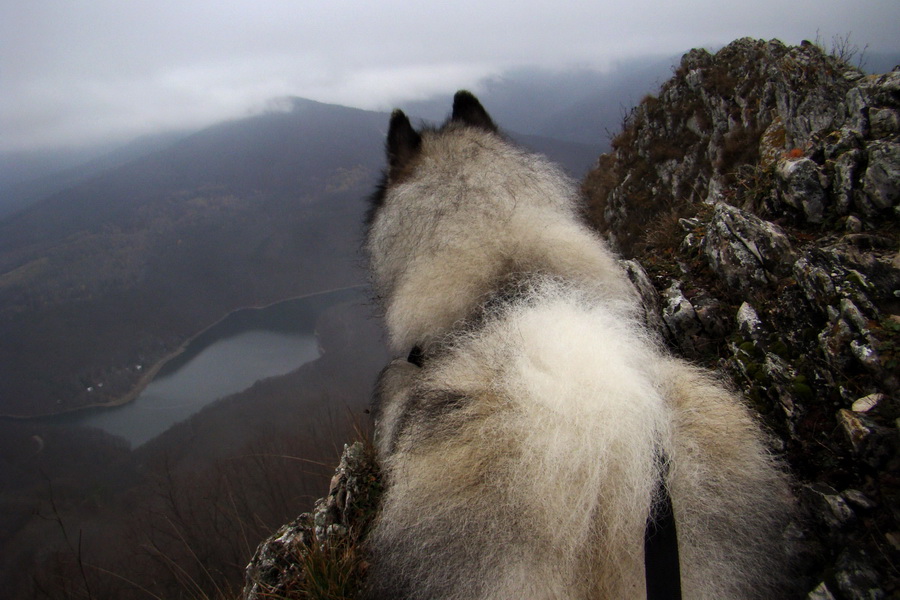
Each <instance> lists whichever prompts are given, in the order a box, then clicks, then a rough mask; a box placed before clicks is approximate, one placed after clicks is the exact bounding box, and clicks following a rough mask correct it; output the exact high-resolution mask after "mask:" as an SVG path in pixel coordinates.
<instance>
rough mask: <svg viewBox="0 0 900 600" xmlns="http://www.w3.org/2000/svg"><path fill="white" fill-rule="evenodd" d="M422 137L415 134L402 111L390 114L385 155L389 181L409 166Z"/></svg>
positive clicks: (417, 150) (416, 152)
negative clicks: (388, 169) (386, 156)
mask: <svg viewBox="0 0 900 600" xmlns="http://www.w3.org/2000/svg"><path fill="white" fill-rule="evenodd" d="M421 144H422V137H421V136H420V135H419V134H418V133H416V130H415V129H413V126H412V125H411V124H410V122H409V118H408V117H407V116H406V115H405V114H403V111H402V110H395V111H394V112H392V113H391V124H390V127H389V128H388V137H387V155H388V166H389V167H390V177H391V179H398V177H397V176H398V175H399V174H400V173H402V172H403V171H404V170H405V169H406V167H407V166H408V165H409V163H410V161H412V159H413V158H414V157H415V156H416V154H418V152H419V146H421Z"/></svg>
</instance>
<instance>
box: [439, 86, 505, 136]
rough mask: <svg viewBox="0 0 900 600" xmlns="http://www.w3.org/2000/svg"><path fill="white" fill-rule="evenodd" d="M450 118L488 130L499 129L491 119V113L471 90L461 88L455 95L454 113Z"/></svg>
mask: <svg viewBox="0 0 900 600" xmlns="http://www.w3.org/2000/svg"><path fill="white" fill-rule="evenodd" d="M450 119H451V120H452V121H457V122H460V123H465V124H466V125H471V126H473V127H479V128H481V129H485V130H487V131H494V132H496V131H497V126H496V125H495V124H494V121H493V120H491V117H490V115H488V113H487V111H486V110H484V107H483V106H482V105H481V102H479V101H478V98H476V97H475V94H473V93H472V92H470V91H469V90H459V91H458V92H456V94H454V95H453V115H452V116H451V117H450Z"/></svg>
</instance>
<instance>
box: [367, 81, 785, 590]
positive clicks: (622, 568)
mask: <svg viewBox="0 0 900 600" xmlns="http://www.w3.org/2000/svg"><path fill="white" fill-rule="evenodd" d="M388 158H389V170H388V173H387V176H386V182H385V185H384V187H383V188H382V189H381V190H380V192H379V194H378V196H377V197H376V199H375V202H374V210H373V213H372V216H371V219H370V230H369V236H368V240H367V248H368V250H369V253H370V257H371V264H372V273H373V283H374V285H375V289H376V292H377V293H378V295H379V298H380V300H381V302H382V305H383V307H384V310H385V315H386V319H387V323H388V329H389V332H390V334H391V340H392V344H393V346H394V348H395V350H396V351H398V352H403V353H406V352H408V351H410V350H411V349H412V348H414V347H415V348H418V349H419V352H420V353H421V355H422V356H423V357H424V358H423V359H422V361H421V366H419V365H415V364H412V363H410V362H408V361H407V360H403V359H400V360H396V361H394V362H393V363H392V364H391V365H390V366H389V367H388V368H387V369H385V371H384V373H383V374H382V376H381V379H380V382H379V389H378V393H377V400H378V405H377V428H376V443H377V448H378V452H379V457H380V459H381V462H382V466H383V469H384V473H385V480H386V491H385V496H384V502H383V506H382V508H381V512H380V515H379V517H378V519H377V521H376V525H375V528H374V530H373V533H372V535H371V537H370V540H369V543H370V546H369V547H370V554H371V561H370V562H371V565H370V570H369V574H370V575H369V587H368V594H369V596H370V597H371V598H423V599H424V598H459V599H462V598H467V599H474V598H498V599H500V598H533V599H539V598H547V599H550V598H560V599H561V598H573V599H574V598H609V599H613V598H615V599H620V598H641V597H643V595H644V590H645V581H644V554H643V544H644V533H645V529H646V525H647V522H648V519H652V518H653V516H654V514H655V512H654V511H655V508H654V502H655V501H656V499H657V498H658V497H659V494H658V493H657V492H658V490H659V486H661V485H665V486H666V487H667V489H668V490H669V493H670V495H671V498H672V503H673V505H674V512H675V515H676V520H677V527H678V536H679V537H678V541H679V550H680V556H681V584H682V587H683V589H684V595H685V597H686V598H767V597H772V596H771V593H772V591H773V587H772V586H773V585H775V583H773V578H772V577H771V574H772V573H773V572H777V568H778V567H781V566H783V565H781V564H779V563H778V560H779V557H780V554H781V553H780V550H781V548H782V545H781V543H780V531H781V528H782V527H783V525H784V521H785V519H786V517H787V515H788V513H789V506H790V498H789V495H788V492H787V488H786V484H785V477H784V476H783V475H782V474H781V472H780V471H779V470H778V468H777V467H776V465H775V463H774V461H773V460H772V459H771V458H770V456H769V454H768V453H767V452H766V450H765V448H764V446H763V444H762V442H761V435H760V432H759V430H758V427H757V426H756V425H755V424H754V422H753V420H752V419H751V417H750V416H749V415H748V414H747V411H746V410H745V409H744V408H743V406H742V404H741V403H740V402H739V400H738V399H737V398H735V397H734V396H733V395H731V394H730V393H729V392H728V391H726V390H725V389H723V388H722V387H721V386H719V385H717V384H716V383H714V382H713V381H712V380H711V379H710V378H709V376H708V375H706V374H703V373H701V372H699V371H697V370H695V369H693V368H691V367H689V366H687V365H686V364H684V363H682V362H679V361H677V360H675V359H672V358H669V357H667V356H665V355H664V354H663V353H662V352H661V350H660V349H659V348H658V347H657V345H656V344H655V343H654V341H653V338H652V336H650V335H649V334H648V333H647V332H646V330H645V329H644V327H643V326H642V325H641V323H640V322H639V320H638V315H639V314H640V311H639V310H638V303H637V299H636V295H635V293H634V291H633V289H632V288H631V286H630V284H629V283H628V280H627V278H626V277H625V275H624V274H623V273H622V272H621V270H620V269H619V268H618V267H617V266H616V263H615V260H614V259H613V257H612V256H611V254H610V253H609V252H608V251H607V249H606V248H605V246H604V244H603V242H602V241H601V240H600V239H599V238H598V237H597V236H596V235H594V234H593V233H591V232H590V231H589V230H588V229H587V228H586V227H584V226H583V225H582V224H581V223H580V222H579V218H578V213H577V200H576V196H575V193H574V191H573V190H574V188H573V186H572V185H571V184H570V183H569V182H568V180H567V179H566V178H565V177H563V176H562V175H561V174H560V173H559V172H558V171H557V170H556V169H554V168H553V167H551V166H550V165H549V164H548V163H546V162H545V161H543V160H541V159H539V158H537V157H534V156H532V155H529V154H526V153H524V152H522V151H520V150H518V149H517V148H515V147H513V146H512V145H510V144H508V143H507V142H506V141H505V140H504V139H503V138H502V137H501V136H500V135H498V134H497V132H496V127H495V126H494V124H493V122H492V121H491V120H490V117H488V116H487V113H485V112H484V109H483V108H482V107H481V105H480V104H479V103H478V101H477V100H475V98H474V97H472V96H471V95H469V94H467V93H465V92H461V93H459V94H457V96H456V98H455V101H454V112H453V116H452V117H451V119H450V120H449V121H448V123H447V124H445V126H444V127H443V128H441V129H439V130H426V131H423V132H416V131H415V130H413V129H412V127H411V126H410V124H409V121H408V120H407V119H406V117H405V116H404V115H403V114H402V113H400V112H399V111H398V112H395V113H394V115H393V116H392V120H391V128H390V132H389V135H388ZM416 362H419V361H418V360H417V361H416ZM652 575H653V574H652V573H651V577H652Z"/></svg>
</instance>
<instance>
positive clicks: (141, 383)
mask: <svg viewBox="0 0 900 600" xmlns="http://www.w3.org/2000/svg"><path fill="white" fill-rule="evenodd" d="M366 287H367V284H356V285H348V286H344V287H339V288H334V289H330V290H323V291H319V292H312V293H309V294H303V295H300V296H294V297H291V298H285V299H283V300H278V301H275V302H271V303H269V304H263V305H258V306H243V307H240V308H236V309H234V310H232V311H231V312H229V313H228V314H226V315H225V316H223V317H222V318H220V319H218V320H217V321H216V322H215V323H212V324H211V325H209V326H207V327H204V328H203V329H202V330H200V331H198V332H197V333H195V334H194V335H192V336H191V337H189V338H188V339H187V340H185V341H184V342H183V343H182V344H181V345H180V346H179V347H178V348H177V349H175V350H174V351H172V352H170V353H169V354H167V355H165V356H164V357H163V358H161V359H160V360H158V361H156V362H155V363H154V364H153V366H151V367H150V368H149V369H147V370H146V372H144V373H143V374H142V375H141V377H140V378H138V380H137V382H136V383H135V384H134V386H132V387H131V389H130V390H129V391H128V392H127V393H125V394H123V395H122V396H120V397H118V398H116V399H114V400H111V401H109V402H95V403H92V404H85V405H83V406H78V407H76V408H71V409H66V410H61V411H57V412H51V413H45V414H39V415H7V414H0V419H4V420H9V421H17V422H23V423H24V422H27V421H32V420H39V419H51V418H54V417H66V416H73V415H76V414H78V413H80V412H85V411H90V410H98V409H99V410H102V409H107V408H110V409H111V408H118V407H121V406H125V405H127V404H129V403H131V402H134V401H135V400H137V398H138V397H139V396H140V395H141V393H142V392H143V391H144V390H145V389H147V386H148V385H150V383H151V382H152V381H153V380H154V379H155V378H156V376H157V375H158V374H159V372H160V371H161V370H162V369H163V368H164V367H165V366H166V365H167V364H169V363H170V362H172V361H173V360H175V359H176V358H178V357H179V356H181V355H182V354H184V352H185V351H186V350H187V348H188V346H190V344H191V343H192V342H194V341H196V340H197V339H198V338H199V337H200V336H202V335H203V334H205V333H207V332H209V331H210V330H211V329H213V328H214V327H216V326H218V325H220V324H222V323H223V322H224V321H226V320H227V319H228V318H230V317H232V316H234V315H235V314H237V313H239V312H241V311H245V310H265V309H268V308H272V307H274V306H277V305H279V304H284V303H286V302H294V301H297V300H304V299H307V298H313V297H315V296H322V295H325V294H333V293H337V292H345V291H349V290H354V289H364V288H366Z"/></svg>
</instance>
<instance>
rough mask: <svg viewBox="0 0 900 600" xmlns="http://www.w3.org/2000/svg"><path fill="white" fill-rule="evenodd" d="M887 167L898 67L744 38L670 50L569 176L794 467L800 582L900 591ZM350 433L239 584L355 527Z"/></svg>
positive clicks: (278, 573) (360, 519)
mask: <svg viewBox="0 0 900 600" xmlns="http://www.w3.org/2000/svg"><path fill="white" fill-rule="evenodd" d="M898 175H900V71H895V72H893V73H887V74H882V75H873V76H865V75H863V74H862V73H861V72H860V71H858V70H857V69H855V68H853V67H851V66H849V65H847V64H846V63H843V62H841V61H840V60H837V59H836V58H833V57H831V56H828V55H827V54H825V53H823V52H822V51H821V50H820V49H819V48H818V47H816V46H815V45H813V44H810V43H808V42H804V43H803V44H801V45H800V46H798V47H789V46H785V45H783V44H781V43H780V42H777V41H771V42H764V41H756V40H750V39H742V40H738V41H736V42H734V43H732V44H730V45H728V46H727V47H725V48H723V49H722V50H720V51H719V52H717V53H716V54H714V55H713V54H710V53H708V52H706V51H704V50H692V51H691V52H689V53H688V54H686V55H685V56H684V57H683V59H682V61H681V64H680V66H679V67H678V68H677V69H676V72H675V75H674V77H673V78H672V79H671V80H669V81H668V82H666V83H665V84H663V86H662V88H661V89H660V92H659V94H658V96H648V97H647V98H645V99H644V100H643V101H642V102H641V104H640V105H639V106H638V107H637V108H636V109H635V110H634V112H633V113H632V114H631V116H630V117H629V118H628V119H627V122H626V123H625V126H624V128H623V131H622V132H621V133H620V134H619V135H618V136H617V137H616V138H615V140H614V141H613V152H611V153H610V154H606V155H603V156H601V157H600V159H599V161H598V164H597V167H596V168H595V169H594V170H593V171H592V172H591V173H589V174H588V176H587V177H586V179H585V182H584V190H585V193H586V195H587V197H588V201H589V217H590V219H591V220H592V221H593V222H594V224H595V225H596V226H597V228H598V229H599V230H600V231H601V232H603V233H604V235H605V236H607V237H608V238H609V240H610V241H611V242H612V244H613V245H614V246H615V247H616V249H617V250H618V251H619V252H620V253H621V254H622V255H623V257H624V258H625V259H626V260H624V261H623V266H624V267H625V268H626V270H627V272H628V273H629V275H630V277H631V279H632V281H633V282H634V283H635V285H636V287H637V288H638V289H639V291H640V292H641V295H642V297H643V300H644V308H645V313H646V315H647V320H648V323H649V324H650V326H651V327H652V328H653V329H654V330H655V331H658V332H659V335H660V337H661V338H663V339H665V341H666V342H667V343H668V344H669V345H670V346H671V347H672V348H673V349H674V350H675V351H676V352H679V353H681V354H683V355H684V356H687V357H688V358H690V359H692V360H694V361H697V362H700V363H703V364H706V365H707V366H711V367H713V368H717V369H718V370H719V371H720V372H721V373H723V376H727V377H729V378H730V379H731V381H732V382H733V384H734V386H735V387H737V388H739V389H741V390H742V391H743V392H744V394H745V395H746V397H747V399H748V401H749V402H750V403H751V405H752V406H753V407H754V408H755V409H756V411H757V412H758V413H759V415H760V418H761V419H762V420H763V421H764V422H765V423H766V425H767V426H768V428H769V430H770V431H771V434H772V440H773V445H774V446H775V447H776V449H777V450H778V451H779V452H780V453H782V454H783V455H784V457H785V458H786V460H787V462H788V463H789V464H790V466H791V468H792V469H793V471H794V472H795V474H796V476H797V480H798V482H799V484H798V485H799V489H797V490H796V491H797V495H798V498H799V501H800V503H801V504H802V506H803V507H804V509H805V511H804V512H805V513H806V515H807V518H806V520H805V521H803V522H800V523H797V524H796V528H795V529H796V530H795V531H794V532H793V535H794V536H796V537H797V538H798V539H799V540H800V542H801V545H802V546H803V547H804V548H805V549H806V550H805V558H806V561H805V565H804V572H803V575H802V577H804V578H805V579H804V581H805V586H806V587H805V589H806V593H805V594H804V596H805V597H806V598H808V599H809V600H813V599H815V600H819V599H823V600H824V599H833V600H856V599H863V598H865V599H879V598H891V597H897V596H898V595H900V577H898V571H897V565H898V564H900V431H898V426H900V254H898V239H900V237H898V234H900V177H898ZM353 448H355V447H351V448H350V450H348V452H346V453H345V456H344V459H342V462H341V466H340V467H339V469H338V475H337V476H336V479H335V481H334V482H333V485H332V490H331V492H330V493H329V496H328V497H327V498H326V499H323V500H321V501H319V503H317V505H316V512H315V513H314V515H315V516H310V515H304V516H302V517H301V518H300V519H298V520H297V521H296V522H295V523H293V524H291V525H289V526H286V528H283V530H281V531H279V532H278V533H276V534H275V536H273V538H271V539H270V540H269V541H267V542H266V543H265V544H264V545H263V546H261V547H260V550H259V551H258V553H257V556H256V557H255V558H254V562H253V563H252V564H251V565H250V567H249V570H248V588H247V595H246V597H248V598H261V597H264V596H263V595H261V594H262V593H263V592H268V593H271V592H273V591H275V592H278V593H279V594H281V595H282V596H284V597H302V596H299V595H297V596H291V595H290V593H289V590H290V585H289V584H290V583H291V582H294V583H296V581H297V580H298V578H302V576H301V575H299V574H300V573H302V569H301V570H300V571H298V570H297V569H295V567H294V566H293V565H295V564H296V562H297V561H298V560H302V557H307V556H309V555H310V554H309V550H310V549H315V548H317V547H323V546H324V547H326V548H327V547H343V546H342V544H344V543H345V542H346V541H347V540H348V539H352V541H353V543H354V544H355V543H357V542H359V541H360V540H361V539H362V538H361V536H362V535H363V534H362V533H358V532H364V530H365V528H366V526H367V524H368V522H369V519H371V517H372V510H371V508H372V504H371V502H372V500H373V499H374V498H375V497H377V491H378V487H377V486H378V484H377V476H376V471H375V467H374V465H373V464H372V463H371V462H366V461H361V460H357V458H358V457H360V456H363V454H361V453H359V454H355V452H357V451H355V450H353ZM354 457H356V458H354ZM353 498H366V500H364V501H363V503H362V505H363V506H366V507H367V508H366V510H351V511H349V512H347V510H346V507H348V506H351V505H353V501H352V499H353ZM348 532H353V533H352V534H351V533H348ZM348 536H349V537H348ZM298 549H299V550H298ZM298 557H300V559H298ZM292 561H293V562H292ZM363 567H364V565H357V566H355V567H354V568H356V569H362V568H363ZM355 572H356V573H357V574H359V573H361V572H362V571H361V570H357V571H355ZM801 597H803V596H801Z"/></svg>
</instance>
